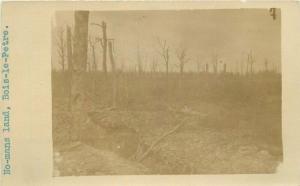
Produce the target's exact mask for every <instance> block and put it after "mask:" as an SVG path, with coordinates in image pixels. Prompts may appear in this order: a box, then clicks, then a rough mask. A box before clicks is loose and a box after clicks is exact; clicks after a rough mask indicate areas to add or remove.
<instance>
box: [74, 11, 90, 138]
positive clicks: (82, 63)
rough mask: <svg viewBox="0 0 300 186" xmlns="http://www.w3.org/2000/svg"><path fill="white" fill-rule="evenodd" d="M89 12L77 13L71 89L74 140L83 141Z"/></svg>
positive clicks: (85, 116) (85, 119)
mask: <svg viewBox="0 0 300 186" xmlns="http://www.w3.org/2000/svg"><path fill="white" fill-rule="evenodd" d="M88 20H89V12H88V11H75V28H74V53H73V64H72V66H73V72H72V88H71V99H72V103H71V113H72V129H73V131H72V140H81V135H79V134H83V135H84V131H83V129H84V128H85V126H84V125H85V124H86V121H87V108H86V105H87V101H86V100H87V95H86V87H85V85H86V82H85V81H84V76H85V71H86V68H87V48H88Z"/></svg>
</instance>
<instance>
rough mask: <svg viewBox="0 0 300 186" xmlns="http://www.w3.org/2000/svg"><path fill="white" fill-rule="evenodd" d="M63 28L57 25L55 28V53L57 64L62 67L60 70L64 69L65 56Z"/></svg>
mask: <svg viewBox="0 0 300 186" xmlns="http://www.w3.org/2000/svg"><path fill="white" fill-rule="evenodd" d="M64 32H65V31H64V29H63V28H62V27H59V28H58V29H57V38H56V43H57V53H58V55H59V58H60V59H59V64H60V65H61V67H62V71H63V72H64V71H65V57H66V51H65V47H66V42H65V38H64Z"/></svg>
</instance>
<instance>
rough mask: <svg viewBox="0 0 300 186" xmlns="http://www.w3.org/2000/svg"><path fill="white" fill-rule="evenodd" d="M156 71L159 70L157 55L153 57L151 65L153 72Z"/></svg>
mask: <svg viewBox="0 0 300 186" xmlns="http://www.w3.org/2000/svg"><path fill="white" fill-rule="evenodd" d="M156 71H157V60H156V59H155V57H153V59H152V65H151V72H152V73H155V72H156Z"/></svg>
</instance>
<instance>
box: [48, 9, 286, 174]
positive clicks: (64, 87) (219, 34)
mask: <svg viewBox="0 0 300 186" xmlns="http://www.w3.org/2000/svg"><path fill="white" fill-rule="evenodd" d="M49 24H51V67H52V70H51V83H52V87H51V91H52V140H53V141H52V142H53V176H54V177H63V176H102V175H202V174H205V175H207V174H272V173H276V172H277V169H278V167H279V165H280V164H282V163H283V156H284V154H283V143H282V76H281V71H282V69H281V66H282V64H281V10H280V9H278V8H260V9H254V8H249V9H182V10H115V11H113V10H105V11H86V10H76V11H71V10H68V11H56V12H55V14H54V15H53V17H52V20H51V23H49Z"/></svg>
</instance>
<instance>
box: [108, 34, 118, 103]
mask: <svg viewBox="0 0 300 186" xmlns="http://www.w3.org/2000/svg"><path fill="white" fill-rule="evenodd" d="M108 52H109V58H110V63H111V72H112V78H113V86H112V87H113V92H112V96H113V102H112V107H113V108H115V107H116V105H117V77H116V64H115V60H114V55H113V40H112V39H110V40H109V41H108Z"/></svg>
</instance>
